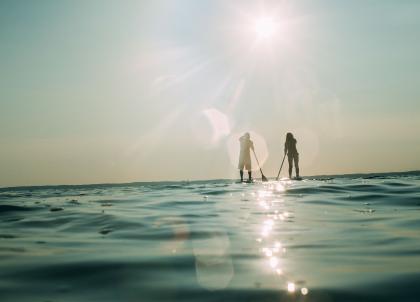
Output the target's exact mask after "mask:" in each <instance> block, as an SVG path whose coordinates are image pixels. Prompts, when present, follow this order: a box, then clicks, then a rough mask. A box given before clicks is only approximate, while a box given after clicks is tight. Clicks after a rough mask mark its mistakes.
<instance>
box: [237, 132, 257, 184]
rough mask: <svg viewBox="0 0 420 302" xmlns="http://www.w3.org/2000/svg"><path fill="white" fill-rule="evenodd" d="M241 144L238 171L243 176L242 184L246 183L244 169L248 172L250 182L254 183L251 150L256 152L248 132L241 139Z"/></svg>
mask: <svg viewBox="0 0 420 302" xmlns="http://www.w3.org/2000/svg"><path fill="white" fill-rule="evenodd" d="M239 143H240V145H241V151H240V153H239V163H238V169H239V174H240V175H241V182H242V181H244V168H245V169H246V170H247V171H248V180H249V181H252V171H251V168H252V167H251V149H252V150H254V143H253V142H252V140H251V139H250V135H249V133H248V132H247V133H245V134H244V135H242V136H241V137H240V138H239Z"/></svg>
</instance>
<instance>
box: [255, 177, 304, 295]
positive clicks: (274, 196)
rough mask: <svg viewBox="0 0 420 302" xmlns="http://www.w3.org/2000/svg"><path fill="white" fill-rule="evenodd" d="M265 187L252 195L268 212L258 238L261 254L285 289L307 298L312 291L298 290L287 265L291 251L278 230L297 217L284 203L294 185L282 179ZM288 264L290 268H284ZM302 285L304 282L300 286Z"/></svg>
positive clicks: (260, 206) (261, 207) (262, 208)
mask: <svg viewBox="0 0 420 302" xmlns="http://www.w3.org/2000/svg"><path fill="white" fill-rule="evenodd" d="M263 185H264V188H263V189H261V190H258V191H257V192H256V193H255V192H253V193H252V194H251V195H252V196H253V197H255V199H256V202H257V205H258V206H259V208H260V210H261V211H262V212H263V213H264V216H265V218H264V220H262V222H261V231H260V233H259V234H258V237H257V238H256V242H257V243H258V244H261V245H263V246H262V247H260V249H259V250H260V252H261V254H262V255H263V256H264V257H265V258H266V261H267V267H268V268H269V269H270V270H271V271H272V272H273V274H274V275H275V276H276V278H280V280H281V282H284V283H283V284H284V287H283V288H286V289H287V292H288V293H296V292H297V293H300V294H301V295H304V296H305V295H307V294H308V293H309V290H308V288H306V287H301V288H300V289H299V288H298V287H297V285H296V283H295V282H294V281H291V279H292V280H293V279H294V278H291V277H292V275H293V274H292V272H290V271H289V272H288V271H287V270H285V269H287V262H285V260H286V258H284V257H285V256H286V252H287V248H286V246H285V245H284V243H283V242H282V240H280V238H279V233H278V231H276V230H279V229H281V226H282V225H283V223H288V222H292V220H291V219H293V218H294V214H293V213H294V211H290V209H288V208H286V207H287V204H285V202H284V198H283V197H282V195H283V194H284V193H285V192H286V191H287V188H288V187H289V186H290V185H292V182H291V181H290V180H287V181H286V180H282V181H281V182H277V183H267V184H263ZM284 265H286V267H284ZM299 284H300V283H299Z"/></svg>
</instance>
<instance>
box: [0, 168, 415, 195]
mask: <svg viewBox="0 0 420 302" xmlns="http://www.w3.org/2000/svg"><path fill="white" fill-rule="evenodd" d="M398 174H404V175H411V174H414V175H416V174H420V170H410V171H393V172H362V173H345V174H320V175H308V176H304V177H303V178H304V179H308V178H309V179H311V178H327V179H328V178H342V177H361V176H382V175H398ZM235 179H236V178H213V179H195V180H188V179H187V180H155V181H133V182H121V183H118V182H116V183H88V184H72V185H71V184H70V185H69V184H61V185H48V184H47V185H24V186H7V187H0V191H7V190H9V189H32V188H33V189H39V188H55V187H95V186H101V187H102V186H110V185H113V186H124V185H139V184H145V185H147V184H157V183H160V184H163V183H166V184H177V183H200V182H208V181H234V180H235ZM256 179H259V178H256ZM268 179H275V177H272V178H270V177H269V178H268Z"/></svg>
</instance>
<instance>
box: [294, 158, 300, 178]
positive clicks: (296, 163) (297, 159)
mask: <svg viewBox="0 0 420 302" xmlns="http://www.w3.org/2000/svg"><path fill="white" fill-rule="evenodd" d="M295 169H296V177H297V178H299V177H300V176H299V154H296V155H295Z"/></svg>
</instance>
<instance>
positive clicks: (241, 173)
mask: <svg viewBox="0 0 420 302" xmlns="http://www.w3.org/2000/svg"><path fill="white" fill-rule="evenodd" d="M239 175H241V182H242V181H244V170H239Z"/></svg>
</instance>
